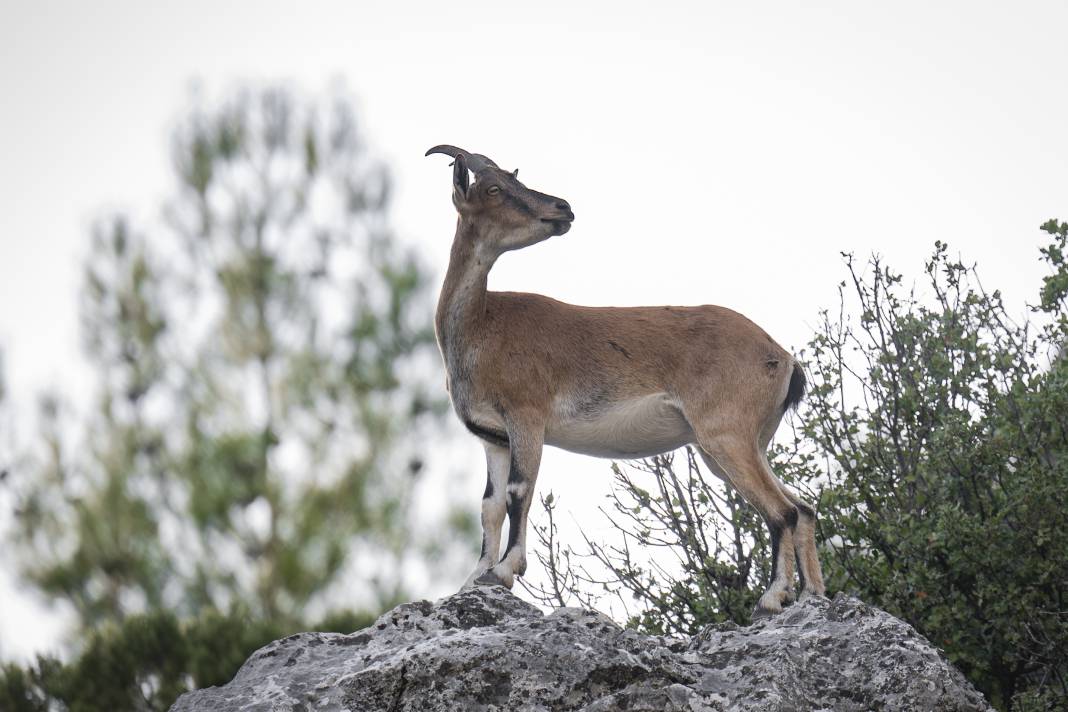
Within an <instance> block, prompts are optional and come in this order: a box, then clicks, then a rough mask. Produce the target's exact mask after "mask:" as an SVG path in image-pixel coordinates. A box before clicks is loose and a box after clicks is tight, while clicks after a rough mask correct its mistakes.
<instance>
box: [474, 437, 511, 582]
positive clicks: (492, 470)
mask: <svg viewBox="0 0 1068 712" xmlns="http://www.w3.org/2000/svg"><path fill="white" fill-rule="evenodd" d="M483 445H484V446H485V448H486V491H485V492H484V493H483V494H482V554H481V555H480V556H479V557H478V564H477V565H476V566H475V570H474V571H472V572H471V575H470V576H468V577H467V581H465V582H464V586H463V587H464V588H468V587H469V586H471V585H472V584H474V582H475V580H476V579H477V578H478V577H480V576H482V575H483V574H484V573H486V571H488V570H489V569H490V567H491V566H493V565H494V564H495V563H496V562H497V558H498V557H499V556H500V553H501V527H502V526H503V525H504V514H505V506H506V503H507V497H508V491H507V489H506V487H507V486H508V467H509V463H510V462H511V457H510V456H509V454H508V448H506V447H501V446H500V445H494V444H493V443H489V442H485V443H483Z"/></svg>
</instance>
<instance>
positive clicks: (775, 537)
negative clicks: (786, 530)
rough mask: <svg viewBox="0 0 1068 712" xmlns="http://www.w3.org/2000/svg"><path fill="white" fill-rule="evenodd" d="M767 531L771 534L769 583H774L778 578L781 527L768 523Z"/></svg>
mask: <svg viewBox="0 0 1068 712" xmlns="http://www.w3.org/2000/svg"><path fill="white" fill-rule="evenodd" d="M768 531H770V532H771V581H772V583H774V582H775V579H777V578H778V577H779V540H780V539H782V525H780V524H770V523H769V524H768Z"/></svg>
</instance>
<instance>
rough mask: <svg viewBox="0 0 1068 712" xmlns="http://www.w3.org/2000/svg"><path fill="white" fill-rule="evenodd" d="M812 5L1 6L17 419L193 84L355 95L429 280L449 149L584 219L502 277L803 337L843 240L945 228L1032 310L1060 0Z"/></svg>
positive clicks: (1059, 100)
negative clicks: (699, 312) (734, 317)
mask: <svg viewBox="0 0 1068 712" xmlns="http://www.w3.org/2000/svg"><path fill="white" fill-rule="evenodd" d="M799 5H800V4H799V3H798V4H794V3H775V2H764V3H723V2H701V3H697V2H694V3H676V2H656V3H642V4H640V5H639V4H635V3H624V2H611V3H596V4H595V3H584V4H582V5H581V6H580V5H578V4H576V3H558V2H540V3H536V4H535V3H501V2H497V3H463V2H455V1H454V2H445V3H441V2H435V3H425V4H414V3H401V2H391V3H326V2H312V3H301V4H299V5H298V4H296V3H293V4H288V3H275V2H262V1H260V2H225V3H221V2H202V1H199V0H198V1H192V0H186V1H185V2H181V3H170V4H169V5H168V6H167V7H163V6H162V4H160V3H144V2H94V3H83V2H69V3H55V2H33V3H28V2H27V3H23V4H22V6H21V7H16V6H15V4H14V3H10V2H8V3H5V4H3V5H2V7H0V90H2V95H3V97H4V101H3V105H4V106H3V110H2V111H0V196H2V200H3V210H0V349H2V350H3V352H4V355H5V360H6V376H7V381H8V383H9V385H10V386H11V389H12V391H13V393H14V397H15V404H16V406H17V407H18V409H19V412H23V413H28V412H29V411H30V409H31V406H32V404H33V394H34V393H36V392H38V391H39V390H40V389H41V388H43V387H52V386H55V387H58V388H59V389H60V390H62V391H64V392H66V393H69V394H72V397H74V398H75V399H79V398H84V397H85V394H86V393H87V392H88V390H89V385H90V384H89V382H88V381H87V380H86V379H85V374H84V371H83V370H81V369H80V367H79V356H78V355H77V354H78V349H79V338H78V331H77V290H78V287H79V285H80V274H81V273H80V264H81V259H82V257H83V256H84V255H85V252H86V250H87V249H88V239H87V226H88V224H89V223H90V221H91V220H92V219H93V217H95V216H98V215H100V214H101V213H102V212H103V210H105V209H108V208H124V209H129V210H131V211H133V212H134V214H136V215H140V216H143V217H145V218H146V219H151V218H153V217H155V215H154V214H153V213H152V212H151V211H152V210H154V206H156V205H157V204H158V199H159V198H160V197H162V196H164V195H166V194H167V192H168V188H169V185H170V184H169V180H170V174H169V163H168V153H167V146H168V144H167V141H168V136H169V130H170V127H171V122H172V121H173V119H174V118H175V117H176V116H177V115H178V114H179V112H180V110H181V109H182V107H183V106H184V104H185V101H186V98H187V89H188V87H189V86H190V80H192V79H199V80H201V81H202V82H203V84H204V85H205V87H206V88H207V89H208V90H209V91H211V92H213V93H218V92H219V91H222V90H225V89H226V88H227V87H229V86H231V85H232V84H233V83H234V82H237V81H241V80H247V79H251V80H274V79H284V80H289V81H291V82H293V83H294V84H295V85H298V86H301V87H304V88H307V89H309V90H312V91H316V90H320V89H324V88H326V87H327V86H329V84H330V83H331V81H332V80H336V79H338V78H341V79H343V80H344V82H345V84H346V85H347V87H348V88H349V89H350V90H351V91H352V92H354V93H355V94H356V95H357V96H358V98H359V105H360V106H359V108H360V109H361V117H362V119H363V122H364V126H365V128H366V129H367V136H368V137H369V139H370V141H371V142H372V145H373V147H375V148H376V149H377V150H378V152H379V153H380V155H381V156H382V157H383V158H384V159H385V160H387V161H388V162H389V163H390V165H391V166H392V168H393V170H394V174H395V177H396V179H397V183H398V193H397V199H396V201H395V204H394V216H395V224H396V225H397V227H398V228H399V232H400V234H401V235H402V236H403V237H404V238H406V239H408V240H410V241H412V242H414V243H416V244H417V245H418V246H419V247H420V249H421V250H422V251H423V253H424V257H425V258H426V261H427V262H428V263H429V264H430V265H432V266H433V267H434V268H435V269H436V270H437V272H438V275H439V276H440V275H441V274H443V272H444V268H445V264H446V260H447V257H448V248H449V243H450V240H451V237H452V228H453V215H452V208H451V205H450V203H449V171H448V169H447V160H446V159H444V158H441V157H436V158H434V159H427V158H423V152H424V151H425V150H426V149H427V148H428V147H430V146H432V145H434V144H438V143H453V144H456V145H460V146H463V147H465V148H468V149H469V150H472V151H477V152H481V153H486V154H488V155H490V156H491V157H493V158H494V159H495V160H496V161H497V162H498V163H499V164H500V165H501V166H502V167H507V168H514V167H519V168H521V169H522V173H521V176H522V178H523V180H524V182H526V183H527V184H528V185H529V186H531V187H533V188H535V189H538V190H542V191H544V192H548V193H552V194H554V195H558V196H561V197H564V198H566V199H567V200H569V201H570V202H571V204H572V205H573V206H574V209H575V212H576V214H577V221H576V223H575V227H574V229H573V230H572V231H571V232H570V233H569V234H568V235H567V236H565V237H562V238H556V239H554V240H550V241H549V242H547V243H544V244H542V245H539V246H537V247H535V248H532V249H530V250H528V251H525V252H520V253H515V254H511V255H508V256H506V257H505V258H504V259H503V260H502V261H501V262H500V263H499V265H498V266H497V268H496V269H495V271H494V272H493V274H492V275H491V279H490V282H491V287H493V288H502V289H504V288H506V289H514V290H529V291H538V292H543V293H546V294H550V295H552V296H554V297H557V298H560V299H563V300H567V301H573V302H578V303H584V304H641V303H650V304H656V303H674V304H690V303H718V304H723V305H726V306H730V307H732V308H735V309H738V310H739V311H742V312H744V313H746V314H747V315H748V316H750V317H751V318H753V319H754V320H755V321H757V322H758V323H760V324H761V325H762V326H763V327H764V328H765V329H766V330H767V331H768V332H770V333H771V334H772V335H773V336H774V337H775V338H776V339H777V340H779V341H780V342H781V343H783V344H784V345H787V346H792V347H795V348H800V347H801V346H802V345H803V344H804V343H805V342H806V341H807V339H808V337H809V335H810V333H811V331H812V326H813V325H814V324H815V322H816V318H817V314H818V311H819V309H820V308H821V307H829V306H833V305H834V304H835V300H836V292H835V285H836V283H837V282H838V281H839V280H840V279H841V278H842V277H843V270H842V267H841V261H840V259H839V256H838V253H839V252H840V251H842V250H852V251H855V252H857V253H858V254H860V255H867V254H869V253H871V252H873V251H877V252H880V253H882V254H883V255H885V256H886V258H887V259H888V261H889V262H890V264H891V265H893V266H895V267H897V268H898V269H899V270H902V271H904V272H905V273H906V275H918V274H919V273H920V269H921V267H922V262H923V259H924V258H925V257H926V256H927V255H928V254H929V252H930V248H931V245H932V243H933V242H934V240H935V239H942V240H946V241H948V242H949V243H950V245H951V248H952V249H953V250H954V251H959V252H961V253H962V254H963V255H964V256H965V257H966V258H968V259H969V260H976V261H978V262H979V265H980V268H981V273H982V275H983V277H984V283H985V284H986V285H987V286H988V287H999V288H1001V289H1002V290H1003V291H1004V292H1005V293H1006V294H1007V296H1008V298H1009V303H1010V304H1011V305H1013V307H1014V308H1016V309H1017V310H1019V311H1022V305H1023V301H1024V300H1025V299H1033V298H1034V295H1035V292H1036V288H1037V284H1038V278H1039V276H1040V275H1041V274H1042V271H1041V268H1040V266H1039V264H1038V262H1037V259H1036V257H1037V249H1036V248H1037V247H1038V245H1039V244H1042V234H1041V233H1039V231H1038V230H1037V227H1038V225H1039V224H1040V223H1041V222H1043V221H1044V220H1046V219H1047V218H1050V217H1054V216H1058V217H1061V218H1068V185H1066V184H1068V173H1066V170H1065V168H1066V166H1068V131H1066V130H1065V128H1064V126H1065V117H1066V116H1068V93H1066V91H1065V87H1066V86H1068V81H1066V80H1068V42H1066V41H1065V39H1064V37H1065V35H1064V30H1065V28H1066V27H1068V3H1064V2H1063V1H1059V2H1045V3H1042V2H1017V3H1011V4H1009V3H993V2H941V3H931V2H896V3H880V4H878V5H877V4H875V3H866V2H855V1H843V2H832V3H819V4H818V7H815V6H814V5H815V4H813V3H805V5H807V7H804V8H802V7H799ZM20 422H22V423H25V421H20ZM20 427H21V428H27V429H28V427H27V426H26V425H25V424H23V425H21V426H20ZM21 434H22V435H23V436H26V435H28V434H29V433H28V432H23V433H21ZM2 436H3V434H0V441H2ZM469 448H470V457H471V458H472V463H473V464H472V466H473V467H474V468H475V469H477V470H478V472H479V473H480V472H481V465H480V464H475V463H476V462H477V459H478V458H479V452H480V450H481V448H480V447H479V446H478V445H477V443H476V442H474V440H473V439H472V440H471V442H470V444H469ZM476 479H477V478H476ZM607 484H608V466H607V463H605V462H603V461H597V460H592V459H589V458H582V457H578V456H572V455H567V454H564V453H560V452H558V451H552V452H550V453H547V456H546V458H545V460H544V463H543V466H542V477H541V488H542V490H546V489H548V488H550V487H551V488H552V489H553V490H554V491H555V492H556V493H557V495H558V496H559V497H560V498H561V505H562V507H563V508H565V509H572V510H573V511H575V512H576V515H575V516H576V517H583V516H585V515H584V514H583V510H582V507H581V506H580V502H584V503H589V502H591V501H592V502H594V503H596V502H597V501H599V499H600V497H601V496H602V495H603V494H604V493H605V492H606V490H607ZM476 489H478V490H480V489H481V485H478V487H477V488H476ZM471 497H472V498H473V500H477V497H478V492H477V491H475V490H472V493H471ZM584 506H586V507H587V509H588V506H589V505H588V504H586V505H584ZM473 560H474V553H472V563H473ZM0 561H2V559H0ZM5 565H6V562H5ZM466 574H467V571H462V572H457V577H456V578H457V581H456V582H455V583H457V584H458V583H459V582H460V581H461V580H462V579H463V578H464V576H466ZM446 583H450V582H446ZM59 623H60V617H59V616H58V614H56V613H54V612H50V611H47V610H45V609H40V608H38V607H36V606H33V605H31V604H30V603H29V602H28V601H27V600H26V599H25V597H23V596H20V595H17V594H15V593H14V584H13V581H12V580H11V577H10V575H8V576H3V577H0V654H2V655H4V656H11V655H16V656H24V655H25V654H27V653H28V652H29V651H30V650H33V649H36V648H41V647H48V646H51V645H54V642H55V640H56V635H57V630H58V629H59Z"/></svg>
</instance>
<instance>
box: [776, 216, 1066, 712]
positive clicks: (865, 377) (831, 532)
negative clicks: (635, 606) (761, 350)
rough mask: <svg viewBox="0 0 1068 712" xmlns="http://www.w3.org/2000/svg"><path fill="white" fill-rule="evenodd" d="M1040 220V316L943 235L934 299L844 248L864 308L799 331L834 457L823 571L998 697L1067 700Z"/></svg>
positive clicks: (1059, 309)
mask: <svg viewBox="0 0 1068 712" xmlns="http://www.w3.org/2000/svg"><path fill="white" fill-rule="evenodd" d="M1048 227H1053V228H1055V229H1053V230H1051V233H1052V234H1054V236H1055V237H1056V238H1057V239H1056V241H1055V242H1054V243H1053V244H1052V245H1050V247H1048V248H1047V249H1045V250H1043V251H1042V254H1043V257H1044V258H1045V260H1046V261H1047V263H1049V265H1050V266H1051V267H1052V274H1051V275H1050V276H1049V277H1047V278H1046V280H1045V285H1044V287H1043V290H1042V300H1041V302H1040V303H1039V305H1037V306H1036V307H1034V310H1035V311H1036V312H1038V314H1039V315H1040V316H1039V319H1038V322H1037V323H1034V322H1031V323H1022V324H1017V323H1015V322H1014V321H1013V320H1012V319H1011V318H1010V316H1009V314H1008V313H1007V311H1006V309H1005V307H1004V305H1003V304H1002V300H1001V295H1000V293H999V292H996V291H995V292H987V291H986V290H984V289H983V287H982V285H981V283H980V282H979V279H978V276H977V275H976V273H975V270H974V268H970V267H966V266H965V265H963V264H961V263H960V262H959V261H955V260H952V259H950V258H949V257H948V255H947V248H946V246H945V245H944V244H941V243H939V244H937V246H936V250H935V254H934V256H933V258H932V259H931V260H930V261H929V262H928V263H927V266H926V275H927V284H928V286H929V287H930V289H931V292H932V296H933V300H932V302H933V303H932V304H931V305H926V304H924V303H921V301H920V300H919V299H918V298H917V296H916V295H915V294H914V292H912V291H909V292H905V290H904V289H903V287H902V286H901V285H902V278H901V276H900V275H898V274H894V273H892V272H891V271H890V270H888V269H886V268H884V267H883V266H882V265H881V264H879V262H878V260H873V261H872V263H871V265H870V266H871V270H870V272H869V274H868V275H867V276H866V277H862V276H861V275H859V274H858V273H857V270H856V269H855V267H854V265H853V263H852V260H851V259H849V258H847V263H848V265H849V269H850V275H851V282H852V284H851V290H850V291H851V293H852V295H853V297H854V298H855V299H856V311H857V312H858V313H859V318H858V319H857V321H856V324H855V325H854V324H852V323H849V322H847V321H845V320H832V319H830V318H829V317H828V316H827V315H824V317H825V318H824V322H823V327H822V329H821V331H820V333H818V334H817V336H816V337H815V339H814V340H813V341H812V343H811V344H810V348H811V354H810V356H809V365H810V367H811V368H812V370H813V374H814V376H815V378H814V379H813V380H814V387H813V390H812V393H811V395H810V398H809V409H808V411H807V412H806V416H805V422H804V425H803V432H804V434H805V436H807V437H808V438H809V439H810V440H811V442H813V443H815V445H816V446H817V448H818V450H819V451H820V452H822V453H825V454H826V455H827V457H828V459H829V470H830V481H829V483H827V486H825V488H824V489H823V495H822V497H821V498H820V512H821V516H822V521H821V535H822V537H823V538H824V539H825V541H826V542H827V544H828V546H826V548H825V551H826V552H827V555H826V556H825V557H824V561H825V565H826V568H827V575H828V576H827V577H828V583H829V585H830V586H831V587H832V588H836V589H843V588H845V589H852V590H855V591H857V592H858V593H859V594H860V595H861V596H863V597H864V598H865V599H866V600H869V601H871V602H873V603H875V604H877V605H879V606H881V607H883V608H884V609H886V610H888V611H889V612H891V613H894V614H895V615H898V616H900V617H902V618H904V619H905V620H907V621H909V622H910V623H912V624H913V625H915V626H916V627H917V628H918V629H919V630H920V632H922V633H923V634H924V635H926V636H927V637H928V638H930V639H931V640H932V641H934V642H935V643H936V644H938V645H939V646H941V647H943V648H944V649H945V650H946V653H947V655H948V656H949V658H950V660H952V661H953V662H954V664H956V665H957V666H958V667H959V668H961V670H962V671H964V672H965V674H967V675H968V676H969V677H970V678H971V679H972V681H973V682H975V683H976V685H977V686H978V687H979V688H980V689H982V690H983V692H984V693H986V694H987V695H988V697H990V699H991V700H992V701H994V702H995V704H998V705H999V706H1001V707H1003V708H1010V707H1012V706H1014V705H1015V706H1016V707H1019V708H1025V707H1026V705H1025V704H1024V703H1023V702H1022V700H1023V699H1024V697H1026V696H1028V695H1032V694H1043V695H1048V694H1054V695H1056V696H1057V698H1058V699H1059V700H1060V701H1061V704H1064V703H1065V702H1068V684H1066V683H1068V679H1066V676H1068V668H1066V667H1065V665H1064V662H1063V656H1062V654H1061V652H1062V651H1063V650H1064V649H1066V647H1068V620H1066V618H1065V605H1064V601H1063V591H1064V589H1065V587H1066V585H1068V536H1066V534H1065V531H1064V526H1063V523H1064V516H1065V515H1064V513H1065V511H1068V508H1066V504H1068V460H1066V459H1065V457H1066V456H1068V431H1066V426H1068V420H1066V417H1065V414H1066V413H1068V364H1066V363H1065V361H1064V360H1063V359H1056V358H1054V360H1053V361H1052V363H1051V362H1050V358H1051V357H1054V356H1055V354H1056V353H1057V352H1058V349H1060V348H1061V347H1062V345H1063V344H1065V343H1066V341H1068V330H1066V329H1065V325H1066V321H1065V314H1066V313H1068V312H1066V310H1065V306H1066V303H1065V300H1064V291H1063V286H1062V285H1063V284H1064V280H1065V278H1066V277H1068V269H1066V265H1065V263H1064V261H1063V258H1062V257H1061V250H1062V249H1063V244H1064V239H1065V237H1064V232H1063V226H1061V227H1059V228H1056V226H1052V225H1051V226H1048ZM794 462H795V463H796V464H795V467H802V468H804V467H808V468H809V469H807V470H805V471H801V472H798V473H796V474H795V476H796V477H798V478H799V479H808V480H809V481H817V480H819V479H820V477H821V473H820V471H819V470H818V469H815V468H812V467H811V465H812V461H811V460H810V461H808V462H807V463H806V462H803V461H799V460H795V461H794ZM1017 698H1019V699H1017ZM1014 700H1015V702H1014Z"/></svg>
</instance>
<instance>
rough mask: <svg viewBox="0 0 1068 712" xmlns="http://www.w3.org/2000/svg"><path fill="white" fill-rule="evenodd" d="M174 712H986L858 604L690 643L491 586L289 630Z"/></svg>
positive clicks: (799, 611) (900, 633)
mask: <svg viewBox="0 0 1068 712" xmlns="http://www.w3.org/2000/svg"><path fill="white" fill-rule="evenodd" d="M171 709H172V712H185V711H192V710H213V711H219V712H221V711H224V710H305V711H309V712H310V711H311V710H350V711H352V712H365V711H366V712H372V711H373V712H379V711H389V712H400V711H401V710H404V711H408V712H438V711H440V712H468V711H473V712H475V711H477V712H491V711H493V710H516V711H529V712H535V711H537V712H550V711H551V712H556V711H557V710H582V711H583V712H609V711H615V710H628V711H629V712H644V711H646V710H648V711H650V712H652V711H654V710H655V711H656V712H676V711H677V712H682V711H683V710H685V711H686V712H705V711H711V710H789V711H790V712H796V711H798V710H858V711H860V710H873V709H878V710H940V711H947V712H948V711H951V710H962V711H963V710H990V709H991V707H990V706H989V705H988V704H987V703H986V701H985V700H984V699H983V697H982V695H980V694H979V693H978V692H977V691H976V690H975V689H974V688H973V687H972V686H971V685H970V684H969V683H968V682H967V681H966V680H965V679H964V676H963V675H961V673H960V672H958V671H957V670H956V669H954V668H953V667H952V666H951V665H950V664H949V662H948V661H947V660H946V659H945V658H944V657H943V656H942V655H941V654H940V653H939V652H938V650H937V649H936V648H935V647H934V646H932V645H931V644H930V643H929V642H927V640H925V639H924V638H923V637H922V636H920V635H919V634H918V633H917V632H916V631H915V630H913V628H912V627H911V626H909V625H908V624H906V623H904V622H902V621H900V620H898V619H896V618H894V617H893V616H891V615H889V614H887V613H884V612H882V611H880V610H878V609H876V608H873V607H871V606H868V605H867V604H865V603H862V602H861V601H858V600H857V599H855V598H850V597H848V596H844V595H839V596H838V597H836V598H835V599H834V601H828V600H826V599H818V598H812V599H809V600H807V601H805V602H803V603H798V604H795V605H793V606H791V607H790V608H787V609H786V610H785V611H784V612H783V613H781V614H779V615H778V616H775V617H772V618H768V619H765V620H761V621H759V622H757V623H755V624H753V625H751V626H749V627H748V628H740V627H738V626H735V625H733V624H726V625H720V626H710V627H708V628H706V629H705V630H703V631H702V632H701V633H699V634H698V635H696V636H694V637H693V638H691V639H686V638H669V637H657V636H648V635H641V634H639V633H635V632H634V631H629V630H624V629H622V628H620V627H619V626H618V625H616V624H615V623H614V622H613V621H612V620H610V619H609V618H606V617H605V616H603V615H601V614H599V613H594V612H591V611H584V610H580V609H576V608H562V609H559V610H557V611H554V612H553V613H551V614H549V615H543V614H542V612H541V611H540V610H538V609H537V608H535V607H534V606H532V605H530V604H528V603H525V602H523V601H521V600H519V599H518V598H516V597H515V596H514V595H512V594H511V593H510V592H508V591H507V590H505V589H504V588H501V587H479V588H474V589H469V590H466V591H461V592H460V593H457V594H455V595H453V596H449V597H447V598H444V599H442V600H440V601H438V602H436V603H430V602H428V601H420V602H417V603H408V604H404V605H402V606H398V607H397V608H394V609H393V610H392V611H390V612H388V613H386V614H385V615H383V616H382V617H381V618H379V619H378V621H376V622H375V624H374V625H373V626H371V627H370V628H366V629H364V630H361V631H358V632H356V633H352V634H351V635H341V634H337V633H301V634H299V635H293V636H290V637H288V638H283V639H282V640H278V641H275V642H273V643H271V644H270V645H267V646H266V647H264V648H261V649H260V650H258V651H257V652H256V653H254V654H253V655H252V657H250V658H249V659H248V660H247V661H246V662H245V664H244V666H243V667H242V668H241V670H240V671H238V673H237V675H236V676H235V677H234V679H233V680H232V681H231V682H230V683H229V684H227V685H225V686H223V687H213V688H209V689H205V690H198V691H195V692H190V693H187V694H185V695H182V697H181V698H179V700H178V701H177V702H176V703H175V705H174V706H173V707H172V708H171Z"/></svg>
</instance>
